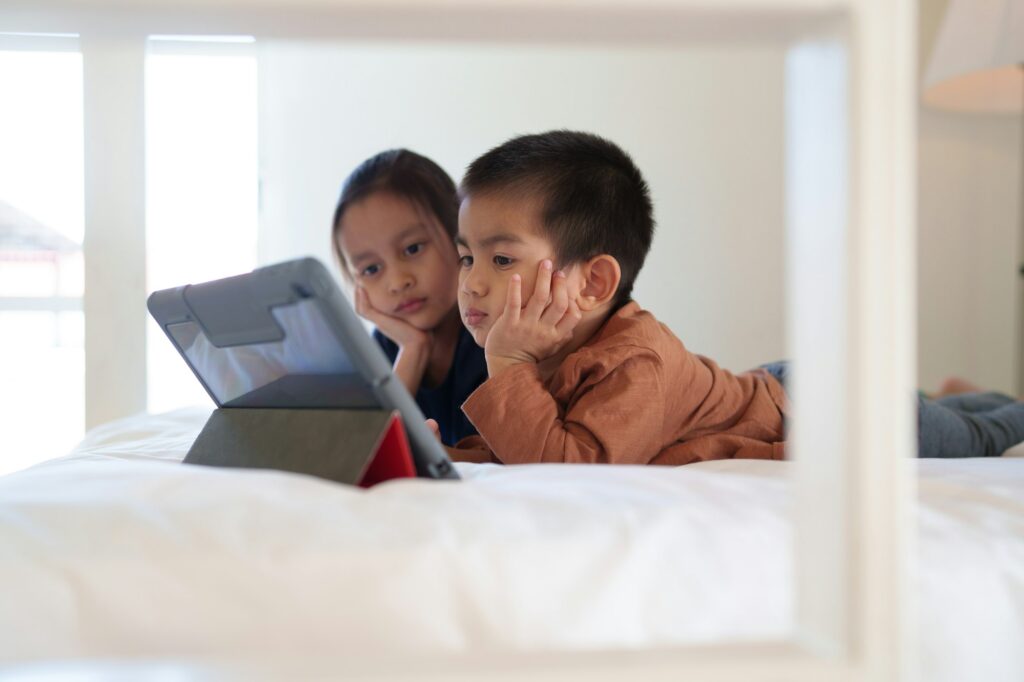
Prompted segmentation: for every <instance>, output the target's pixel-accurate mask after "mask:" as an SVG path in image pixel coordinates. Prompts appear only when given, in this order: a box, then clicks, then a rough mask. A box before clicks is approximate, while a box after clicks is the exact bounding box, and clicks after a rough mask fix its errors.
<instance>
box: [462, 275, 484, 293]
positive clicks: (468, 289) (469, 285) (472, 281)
mask: <svg viewBox="0 0 1024 682" xmlns="http://www.w3.org/2000/svg"><path fill="white" fill-rule="evenodd" d="M462 291H463V293H465V294H467V295H469V296H480V295H481V294H482V293H483V282H482V281H481V279H480V277H477V276H475V275H473V274H472V273H470V274H468V275H466V276H465V277H463V278H462Z"/></svg>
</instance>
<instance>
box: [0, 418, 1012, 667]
mask: <svg viewBox="0 0 1024 682" xmlns="http://www.w3.org/2000/svg"><path fill="white" fill-rule="evenodd" d="M207 415H208V412H207V411H204V410H198V409H196V410H182V411H177V412H172V413H168V414H163V415H140V416H137V417H133V418H129V419H125V420H121V421H118V422H114V423H111V424H108V425H106V426H103V427H100V428H98V429H95V430H93V431H92V432H90V433H89V434H88V435H87V436H86V438H85V440H84V441H83V442H82V443H81V444H80V445H79V446H78V447H77V448H76V449H75V450H74V451H73V452H72V453H71V454H70V455H69V456H66V457H62V458H59V459H54V460H51V461H48V462H44V463H42V464H39V465H37V466H34V467H32V468H29V469H26V470H24V471H20V472H17V473H13V474H10V475H7V476H5V477H2V478H0V584H2V585H4V586H5V588H4V596H3V599H2V601H0V663H6V664H12V663H26V662H30V661H40V660H48V661H52V660H63V659H87V660H88V659H105V660H109V659H124V658H130V659H135V660H138V659H146V658H152V659H161V660H189V659H202V658H204V657H210V656H216V657H221V658H224V657H226V658H238V659H246V660H251V659H253V658H254V657H266V656H272V657H274V656H276V657H310V658H316V659H332V658H338V659H341V658H345V659H351V658H353V657H363V658H366V657H379V656H388V657H393V656H421V655H430V656H436V655H439V654H441V655H448V654H451V655H458V654H461V653H467V652H473V653H480V652H495V653H499V654H503V655H504V654H520V653H541V652H551V651H566V650H571V651H592V650H595V649H607V648H611V649H627V650H629V649H639V648H648V647H666V646H677V645H690V644H720V643H743V642H755V641H756V642H760V641H765V640H769V641H774V640H781V639H786V638H788V636H789V633H790V631H791V629H792V626H793V619H794V605H793V597H794V584H793V575H794V567H793V558H792V554H793V552H792V542H793V531H792V522H791V521H792V520H791V495H790V483H789V481H788V476H787V474H788V471H789V468H790V464H789V463H787V462H773V461H753V460H748V461H741V460H728V461H718V462H706V463H701V464H695V465H689V466H685V467H678V468H669V467H633V466H599V465H597V466H587V465H553V464H541V465H523V466H509V467H503V466H499V465H493V464H459V465H458V468H459V472H460V474H461V475H462V476H463V480H462V481H457V482H448V481H445V482H439V481H427V480H418V479H405V480H396V481H390V482H387V483H384V484H381V485H378V486H376V487H374V488H372V489H369V490H364V489H359V488H353V487H348V486H342V485H337V484H333V483H330V482H327V481H323V480H320V479H315V478H311V477H306V476H302V475H297V474H289V473H283V472H275V471H251V470H244V471H243V470H226V469H215V468H209V467H195V466H185V465H181V464H180V460H181V459H182V457H183V456H184V454H185V452H186V451H187V449H188V446H189V445H190V444H191V442H192V440H193V439H194V438H195V436H196V434H197V433H198V431H199V429H200V428H201V426H202V424H203V422H204V421H205V419H206V417H207ZM916 466H917V467H918V470H919V486H918V487H919V502H920V503H919V505H918V510H917V515H918V528H919V530H920V534H919V540H918V543H917V545H918V546H917V551H918V552H919V557H918V561H917V569H916V574H915V576H914V580H913V581H912V586H913V589H914V590H915V591H916V593H915V594H914V595H912V597H913V602H914V603H916V608H918V609H919V619H920V622H921V624H922V627H921V632H920V638H919V641H920V647H921V649H920V652H919V653H920V656H921V665H922V679H926V680H931V681H942V680H950V681H952V680H966V679H985V680H987V681H989V682H992V681H998V680H1015V681H1019V680H1021V679H1024V647H1022V646H1020V644H1021V643H1022V642H1024V458H1013V457H1003V458H994V459H987V460H942V461H938V460H932V461H920V462H917V463H916Z"/></svg>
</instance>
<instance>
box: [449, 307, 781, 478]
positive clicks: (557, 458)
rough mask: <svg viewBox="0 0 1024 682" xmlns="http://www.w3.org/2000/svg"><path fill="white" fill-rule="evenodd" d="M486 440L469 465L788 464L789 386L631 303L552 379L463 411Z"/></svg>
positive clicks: (532, 375) (493, 381)
mask: <svg viewBox="0 0 1024 682" xmlns="http://www.w3.org/2000/svg"><path fill="white" fill-rule="evenodd" d="M462 409H463V411H464V412H465V413H466V416H467V417H469V420H470V421H471V422H473V425H474V426H475V427H476V428H477V431H479V433H480V435H479V436H471V437H469V438H464V439H463V440H462V441H460V442H459V443H458V445H457V446H456V448H455V450H454V452H453V453H452V456H453V457H454V458H455V459H460V460H464V461H498V462H504V463H505V464H520V463H527V462H591V463H615V464H689V463H691V462H697V461H701V460H708V459H723V458H728V457H745V458H756V459H782V456H783V448H782V440H783V417H784V415H785V412H786V410H787V400H786V394H785V391H784V390H783V388H782V386H781V385H780V384H779V382H778V381H776V380H775V378H774V377H772V376H771V375H770V374H768V373H767V372H765V371H764V370H753V371H750V372H744V373H742V374H732V373H731V372H728V371H727V370H724V369H722V368H720V367H719V366H718V365H717V364H715V362H714V361H712V360H709V359H708V358H705V357H702V356H699V355H695V354H693V353H691V352H689V351H688V350H686V348H684V347H683V343H682V342H681V341H680V340H679V339H678V338H676V336H675V335H674V334H673V333H672V332H671V331H669V329H668V328H667V327H666V326H665V325H663V324H661V323H660V322H658V321H657V320H656V319H654V316H653V315H651V314H650V313H648V312H646V311H644V310H641V309H640V307H639V306H638V305H637V304H636V303H633V302H630V303H628V304H627V305H625V306H623V307H622V308H620V309H619V310H618V311H617V312H615V313H614V314H613V315H612V316H611V317H609V318H608V321H607V322H605V324H604V325H603V326H602V327H601V328H600V329H599V330H598V332H597V333H596V334H594V336H593V338H591V339H590V340H589V341H588V342H587V343H586V344H585V345H584V346H582V347H581V348H579V349H578V350H577V351H576V352H574V353H572V354H570V355H569V356H567V357H566V358H565V360H564V361H563V362H562V364H561V365H560V366H559V367H558V369H557V370H555V373H554V374H553V375H552V376H551V377H550V378H549V379H548V381H546V382H545V381H544V380H542V379H541V376H540V374H539V372H538V370H537V367H536V365H532V364H522V365H515V366H513V367H510V368H508V369H505V370H503V371H502V372H500V373H499V374H498V375H497V376H494V377H491V378H489V379H488V380H487V381H485V382H484V383H483V384H481V385H480V387H479V388H477V389H476V391H474V392H473V393H472V394H471V395H470V396H469V399H468V400H467V401H466V402H465V403H464V404H463V406H462Z"/></svg>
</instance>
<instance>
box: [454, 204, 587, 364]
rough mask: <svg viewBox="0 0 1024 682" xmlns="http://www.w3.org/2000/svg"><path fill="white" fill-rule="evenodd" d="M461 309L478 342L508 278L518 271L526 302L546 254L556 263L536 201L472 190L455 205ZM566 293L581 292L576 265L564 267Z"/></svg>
mask: <svg viewBox="0 0 1024 682" xmlns="http://www.w3.org/2000/svg"><path fill="white" fill-rule="evenodd" d="M455 241H456V246H457V248H458V250H459V312H460V313H461V315H462V322H463V324H465V325H466V328H467V329H469V331H470V333H471V334H472V335H473V340H474V341H476V343H477V345H479V346H480V347H481V348H482V347H483V346H484V344H485V342H486V341H487V334H488V332H489V331H490V329H491V327H492V326H493V325H494V322H495V321H496V320H497V319H498V318H499V317H500V316H501V314H502V312H503V311H504V309H505V301H506V298H507V296H508V282H509V279H510V278H511V277H512V275H514V274H517V273H518V274H519V276H520V277H522V303H523V305H524V306H525V305H526V303H527V302H528V301H529V300H530V296H531V295H532V294H533V288H534V286H535V284H536V282H537V269H538V267H539V265H540V263H541V261H543V260H544V259H545V258H547V259H550V260H551V261H552V262H553V263H554V264H555V266H556V267H557V266H558V263H557V260H556V258H555V249H554V246H553V245H552V244H551V242H550V241H549V240H548V239H547V237H545V236H543V231H542V228H541V221H540V211H539V209H538V207H537V205H536V202H533V201H530V200H528V199H516V198H508V197H503V196H500V195H496V194H484V195H478V196H470V197H467V198H466V199H464V200H463V202H462V205H461V207H460V208H459V235H458V237H456V240H455ZM563 272H565V275H566V284H567V286H568V291H569V297H570V299H574V298H576V297H577V296H578V295H579V291H580V288H581V282H580V281H579V272H578V268H576V267H572V268H564V269H563Z"/></svg>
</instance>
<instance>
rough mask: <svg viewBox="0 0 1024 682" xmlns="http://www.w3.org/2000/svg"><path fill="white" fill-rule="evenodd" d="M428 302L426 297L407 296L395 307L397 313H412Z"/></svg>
mask: <svg viewBox="0 0 1024 682" xmlns="http://www.w3.org/2000/svg"><path fill="white" fill-rule="evenodd" d="M426 302H427V299H425V298H407V299H406V300H404V301H402V302H401V303H399V304H398V306H397V307H396V308H395V314H398V315H411V314H412V313H415V312H416V311H418V310H419V309H420V308H422V307H423V306H424V305H425V304H426Z"/></svg>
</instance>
